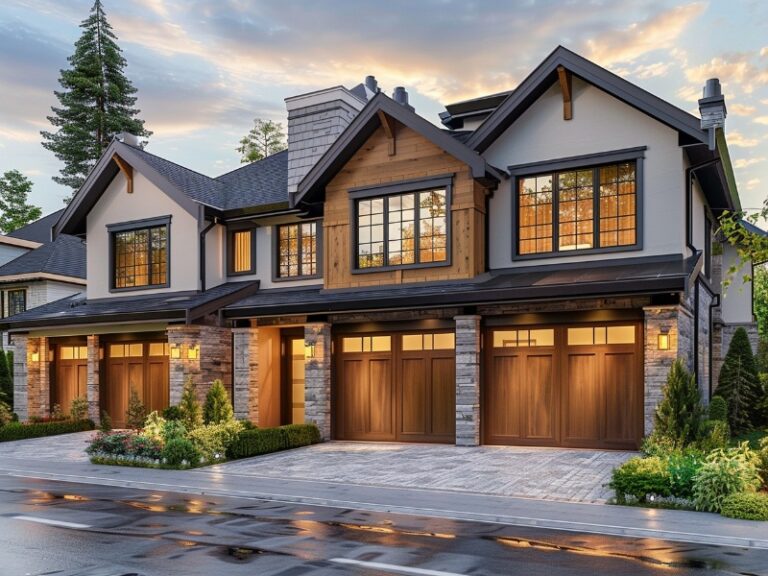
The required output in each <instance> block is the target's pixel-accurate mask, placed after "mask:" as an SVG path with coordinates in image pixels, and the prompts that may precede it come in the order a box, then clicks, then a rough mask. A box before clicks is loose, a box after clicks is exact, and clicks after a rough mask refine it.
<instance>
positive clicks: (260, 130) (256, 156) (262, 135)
mask: <svg viewBox="0 0 768 576" xmlns="http://www.w3.org/2000/svg"><path fill="white" fill-rule="evenodd" d="M285 148H286V143H285V133H284V132H283V125H282V124H281V123H280V122H273V121H272V120H262V119H260V118H256V119H255V120H254V121H253V128H251V131H250V132H248V134H247V135H246V136H245V137H243V139H242V140H240V146H239V147H238V148H237V151H238V152H240V162H241V163H242V164H248V163H249V162H256V161H257V160H261V159H262V158H266V157H267V156H270V155H272V154H274V153H275V152H280V151H281V150H285Z"/></svg>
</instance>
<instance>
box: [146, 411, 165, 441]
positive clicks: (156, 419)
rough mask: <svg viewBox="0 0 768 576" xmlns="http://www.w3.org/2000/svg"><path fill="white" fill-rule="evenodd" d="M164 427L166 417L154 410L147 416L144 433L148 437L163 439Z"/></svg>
mask: <svg viewBox="0 0 768 576" xmlns="http://www.w3.org/2000/svg"><path fill="white" fill-rule="evenodd" d="M164 428H165V418H163V417H162V416H160V413H159V412H158V411H157V410H153V411H152V412H150V413H149V416H147V419H146V420H145V421H144V430H143V434H144V436H146V437H147V438H154V439H156V440H162V438H163V429H164Z"/></svg>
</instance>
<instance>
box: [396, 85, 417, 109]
mask: <svg viewBox="0 0 768 576" xmlns="http://www.w3.org/2000/svg"><path fill="white" fill-rule="evenodd" d="M392 100H394V101H395V102H397V103H398V104H400V105H401V106H405V107H406V108H408V110H410V111H411V112H413V111H414V108H413V106H411V105H410V104H408V92H407V91H406V89H405V88H404V87H402V86H398V87H397V88H395V91H394V92H392Z"/></svg>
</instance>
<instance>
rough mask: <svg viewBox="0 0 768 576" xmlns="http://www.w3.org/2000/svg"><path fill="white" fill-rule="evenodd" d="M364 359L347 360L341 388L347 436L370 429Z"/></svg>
mask: <svg viewBox="0 0 768 576" xmlns="http://www.w3.org/2000/svg"><path fill="white" fill-rule="evenodd" d="M363 362H364V361H363V360H360V359H356V360H345V361H344V362H342V364H341V366H342V369H343V371H344V386H343V388H342V389H341V393H340V401H341V413H342V415H343V420H342V421H343V422H344V424H345V425H344V427H343V428H344V430H343V433H344V435H345V437H353V436H355V435H361V434H364V433H365V432H366V431H367V429H368V410H367V407H368V394H367V391H368V382H367V380H368V379H367V377H366V374H365V373H364V372H363V367H364V366H363Z"/></svg>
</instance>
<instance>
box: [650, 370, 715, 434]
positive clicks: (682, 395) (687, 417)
mask: <svg viewBox="0 0 768 576" xmlns="http://www.w3.org/2000/svg"><path fill="white" fill-rule="evenodd" d="M663 393H664V398H663V399H662V401H661V402H660V403H659V405H658V406H657V408H656V416H655V420H656V429H655V432H656V433H658V434H661V435H662V436H666V437H668V438H670V439H672V440H673V441H674V442H675V444H676V445H677V446H686V445H688V444H690V443H691V442H693V441H694V440H696V439H697V438H698V436H699V431H700V430H701V421H702V416H703V414H704V410H703V408H702V406H701V393H700V392H699V388H698V386H696V378H695V376H694V375H693V374H691V373H690V372H688V370H686V368H685V365H684V364H683V361H682V360H681V359H679V358H678V359H677V360H675V363H674V364H672V368H671V369H670V371H669V375H668V376H667V383H666V385H665V386H664V390H663Z"/></svg>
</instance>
